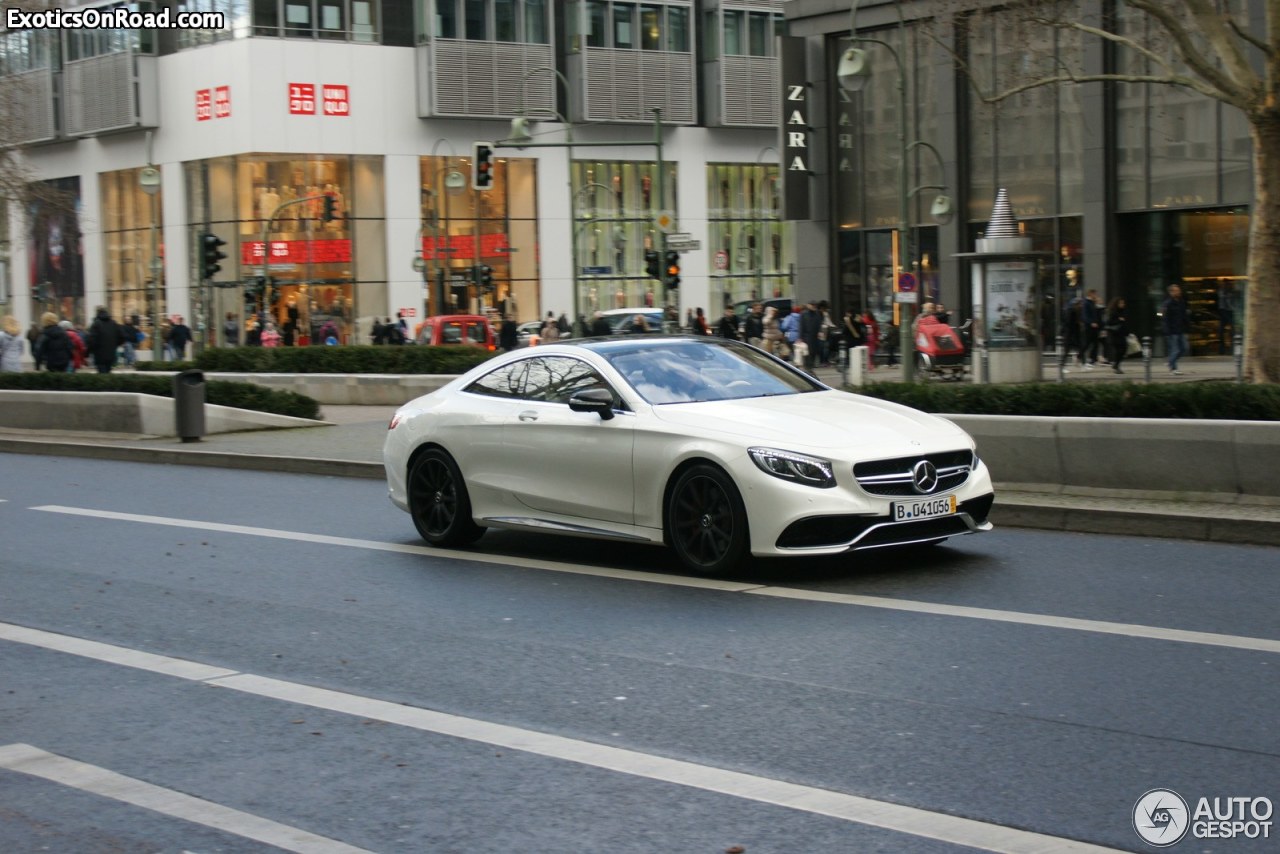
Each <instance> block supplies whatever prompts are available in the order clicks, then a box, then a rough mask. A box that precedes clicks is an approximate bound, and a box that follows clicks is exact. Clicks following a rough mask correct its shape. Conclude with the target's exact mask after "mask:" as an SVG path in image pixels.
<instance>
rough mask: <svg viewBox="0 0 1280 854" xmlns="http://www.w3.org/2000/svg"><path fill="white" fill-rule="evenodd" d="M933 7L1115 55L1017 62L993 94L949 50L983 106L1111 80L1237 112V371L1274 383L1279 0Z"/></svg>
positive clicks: (1279, 313) (1278, 323) (1279, 283)
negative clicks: (1243, 139)
mask: <svg viewBox="0 0 1280 854" xmlns="http://www.w3.org/2000/svg"><path fill="white" fill-rule="evenodd" d="M943 5H944V6H945V7H946V9H947V11H948V13H949V17H950V18H951V22H952V23H955V24H957V25H959V26H961V27H963V23H964V21H965V20H966V19H967V18H969V17H970V16H972V15H974V14H977V13H985V12H992V13H993V14H996V15H999V16H1001V17H1004V16H1014V17H1015V18H1016V20H1017V21H1018V24H1019V25H1020V26H1023V27H1026V28H1028V30H1029V31H1030V30H1031V29H1034V28H1043V29H1045V30H1048V31H1052V30H1057V31H1060V32H1061V31H1072V32H1075V33H1079V34H1082V35H1083V36H1084V37H1085V38H1090V37H1091V38H1096V39H1100V40H1102V41H1103V42H1106V43H1110V44H1111V45H1114V46H1115V48H1116V52H1117V54H1118V56H1119V57H1120V59H1119V61H1118V62H1117V63H1116V65H1115V66H1114V67H1113V68H1114V70H1112V71H1110V72H1108V73H1087V72H1086V71H1085V70H1084V69H1083V68H1082V67H1081V66H1080V65H1079V64H1078V63H1075V62H1067V61H1063V60H1062V59H1059V60H1058V61H1056V62H1054V63H1052V64H1051V65H1046V64H1044V63H1036V62H1034V61H1032V62H1025V63H1023V67H1022V69H1021V70H1022V73H1021V75H1020V77H1019V79H1013V78H1012V77H1010V76H1009V75H1008V74H1007V73H1006V74H1005V75H1003V76H1004V80H1002V81H1001V86H1000V87H999V88H997V89H992V90H988V91H984V90H983V86H984V82H983V81H980V80H979V79H978V77H977V75H975V74H974V73H972V69H971V68H970V67H969V65H968V63H967V60H966V58H965V57H964V56H963V55H962V54H961V53H956V54H955V57H956V60H957V62H958V63H959V65H960V68H961V70H962V71H964V72H965V74H966V75H967V77H968V78H969V80H970V82H971V83H972V84H973V87H974V89H975V91H977V93H978V96H979V97H980V98H981V100H982V101H984V102H986V103H990V104H999V103H1001V102H1003V101H1005V100H1006V99H1009V98H1012V97H1014V96H1016V95H1019V94H1021V93H1024V92H1027V91H1029V90H1032V89H1037V88H1039V87H1045V86H1056V85H1061V84H1072V83H1090V82H1100V81H1115V82H1119V83H1131V84H1162V85H1169V86H1178V87H1183V88H1185V89H1190V90H1193V91H1195V92H1198V93H1200V94H1201V95H1204V96H1206V97H1208V98H1211V99H1214V100H1216V101H1219V102H1221V103H1223V104H1227V105H1229V106H1231V107H1234V108H1236V109H1238V110H1239V111H1240V112H1241V114H1242V115H1243V116H1244V119H1245V121H1247V122H1248V125H1249V128H1250V135H1251V141H1252V162H1253V206H1252V212H1251V218H1250V226H1249V259H1248V277H1249V288H1248V294H1247V312H1246V314H1247V318H1246V328H1245V366H1246V372H1247V375H1248V376H1249V378H1250V379H1251V380H1252V381H1254V382H1259V383H1276V382H1280V331H1278V327H1280V0H1119V2H1117V3H1116V4H1115V7H1116V9H1117V10H1118V11H1117V14H1115V15H1113V16H1110V17H1109V18H1107V19H1104V20H1102V21H1099V22H1096V23H1094V22H1086V21H1083V20H1080V15H1079V5H1078V4H1077V3H1075V2H1062V0H1012V2H1010V3H1008V4H1005V5H1002V6H1001V7H999V9H998V10H993V7H992V4H991V3H989V2H987V3H983V2H974V0H959V2H951V3H944V4H943ZM939 41H940V42H941V41H944V40H942V39H939ZM1006 71H1007V69H1006Z"/></svg>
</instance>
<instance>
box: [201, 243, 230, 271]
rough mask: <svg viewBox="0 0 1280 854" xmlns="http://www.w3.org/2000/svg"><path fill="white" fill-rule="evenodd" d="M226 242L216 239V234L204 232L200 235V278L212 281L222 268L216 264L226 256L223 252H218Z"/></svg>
mask: <svg viewBox="0 0 1280 854" xmlns="http://www.w3.org/2000/svg"><path fill="white" fill-rule="evenodd" d="M226 245H227V241H225V240H223V239H222V238H220V237H218V235H216V234H211V233H210V232H207V231H206V232H204V233H203V234H201V235H200V278H201V279H212V278H213V277H214V276H216V275H217V274H218V271H219V270H221V269H222V267H221V266H220V265H219V264H218V262H219V261H221V260H222V259H223V258H226V257H227V255H226V253H225V252H221V251H219V249H220V247H223V246H226Z"/></svg>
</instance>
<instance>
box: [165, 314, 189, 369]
mask: <svg viewBox="0 0 1280 854" xmlns="http://www.w3.org/2000/svg"><path fill="white" fill-rule="evenodd" d="M190 342H191V327H189V326H187V325H186V324H185V323H183V322H182V315H180V314H175V315H174V316H173V325H171V326H170V327H169V347H170V349H171V350H172V351H173V358H174V359H176V360H177V361H179V362H181V361H182V360H183V359H185V358H186V357H187V344H189V343H190Z"/></svg>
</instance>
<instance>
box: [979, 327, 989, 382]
mask: <svg viewBox="0 0 1280 854" xmlns="http://www.w3.org/2000/svg"><path fill="white" fill-rule="evenodd" d="M979 346H980V347H981V349H982V382H983V383H989V382H991V350H990V348H989V347H988V346H987V339H985V338H983V339H982V343H981V344H980V345H979Z"/></svg>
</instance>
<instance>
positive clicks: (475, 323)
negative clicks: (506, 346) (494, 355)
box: [414, 314, 498, 351]
mask: <svg viewBox="0 0 1280 854" xmlns="http://www.w3.org/2000/svg"><path fill="white" fill-rule="evenodd" d="M414 340H415V341H417V342H418V343H419V344H435V345H440V344H469V345H471V346H473V347H484V348H485V349H487V350H490V351H493V350H496V349H498V342H497V338H496V337H495V336H494V334H493V325H492V324H490V323H489V318H487V317H485V316H483V315H480V314H437V315H435V316H433V317H428V318H427V319H426V320H424V321H422V324H421V325H420V326H419V327H418V330H417V334H416V335H415V336H414Z"/></svg>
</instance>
